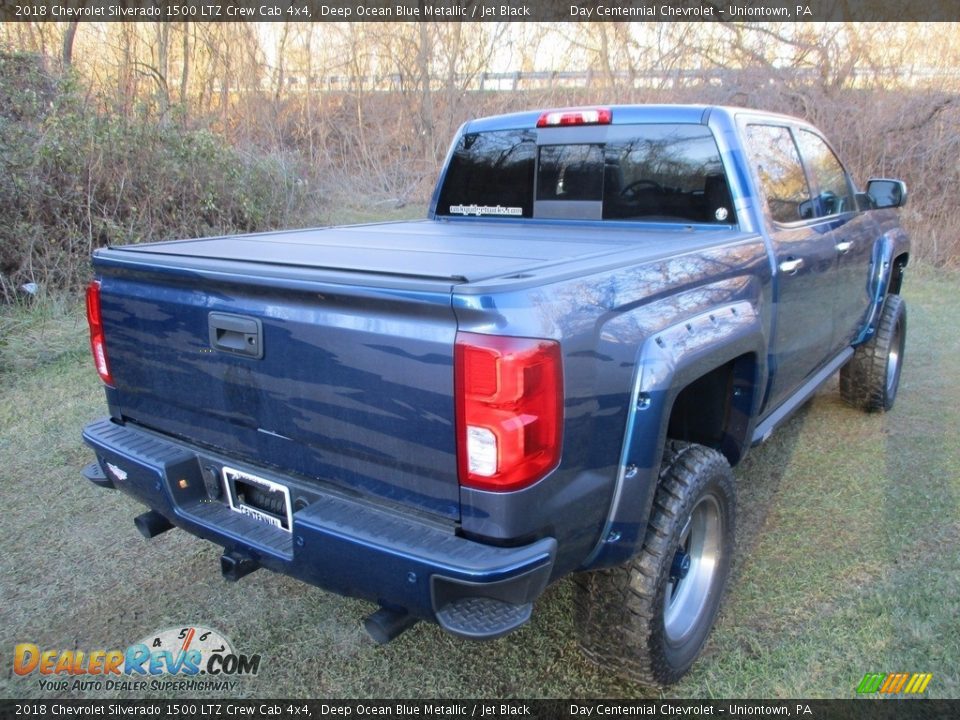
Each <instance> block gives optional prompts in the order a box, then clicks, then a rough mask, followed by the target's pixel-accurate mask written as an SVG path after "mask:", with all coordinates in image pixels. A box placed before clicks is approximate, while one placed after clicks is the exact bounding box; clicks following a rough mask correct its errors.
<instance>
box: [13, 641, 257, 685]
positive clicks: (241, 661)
mask: <svg viewBox="0 0 960 720" xmlns="http://www.w3.org/2000/svg"><path fill="white" fill-rule="evenodd" d="M13 671H14V673H16V674H17V675H19V676H21V677H27V676H36V677H37V678H38V683H39V685H40V689H41V690H51V691H64V690H77V691H90V690H122V691H131V692H143V691H145V690H155V691H157V690H159V691H167V692H171V691H178V690H189V691H197V690H227V691H231V690H235V689H236V688H237V687H238V686H239V685H240V682H239V678H243V677H249V676H254V675H256V674H257V673H258V672H259V671H260V655H243V654H240V653H237V652H235V651H234V649H233V645H232V643H231V642H230V640H229V639H227V637H226V636H224V635H223V634H222V633H220V632H218V631H216V630H212V629H210V628H205V627H201V626H192V627H179V628H168V629H166V630H161V631H160V632H157V633H151V634H150V635H147V636H146V637H145V638H143V639H142V640H140V641H139V642H136V643H134V644H133V645H130V646H129V647H127V648H126V649H125V650H99V649H94V650H58V649H41V648H40V647H39V646H38V645H36V644H34V643H20V644H18V645H17V646H16V647H15V648H14V652H13Z"/></svg>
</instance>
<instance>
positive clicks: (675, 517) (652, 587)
mask: <svg viewBox="0 0 960 720" xmlns="http://www.w3.org/2000/svg"><path fill="white" fill-rule="evenodd" d="M701 503H704V504H705V505H703V506H701ZM735 505H736V499H735V491H734V484H733V473H732V472H731V470H730V465H729V464H728V463H727V460H726V458H724V457H723V455H721V454H720V453H719V452H717V451H716V450H711V449H709V448H706V447H704V446H702V445H695V444H692V443H683V442H673V441H672V442H669V443H668V444H667V447H666V449H665V450H664V457H663V462H662V463H661V467H660V478H659V483H658V486H657V491H656V497H655V499H654V503H653V508H652V510H651V517H650V521H649V525H648V528H647V533H646V540H645V541H644V545H643V549H642V550H641V551H640V554H639V555H637V556H636V557H634V558H633V559H632V560H631V561H629V562H628V563H626V564H625V565H622V566H619V567H615V568H610V569H607V570H598V571H594V572H585V573H580V574H578V575H577V576H575V587H576V592H575V601H574V602H575V616H576V627H577V631H578V633H579V640H580V647H581V650H582V651H583V653H584V655H585V656H586V657H587V658H588V659H590V660H591V661H593V662H595V663H596V664H597V665H599V666H601V667H603V668H604V669H609V670H610V671H611V672H614V673H616V674H619V675H623V676H625V677H628V678H629V679H630V680H633V681H634V682H638V683H641V684H644V685H649V686H653V687H662V686H664V685H669V684H671V683H674V682H676V681H677V680H679V679H680V678H681V677H682V676H683V675H684V674H685V673H686V672H687V670H689V669H690V666H691V665H692V664H693V662H694V661H695V660H696V659H697V657H698V656H699V654H700V651H701V649H702V648H703V645H704V643H705V642H706V639H707V635H708V634H709V632H710V629H711V628H712V627H713V622H714V619H715V618H716V615H717V610H718V609H719V607H720V602H721V599H722V597H723V592H724V589H725V586H726V583H727V576H728V575H729V572H730V559H731V556H732V554H733V538H734V520H735ZM706 506H709V507H710V508H711V510H710V511H711V512H713V511H714V510H715V511H716V514H717V516H718V520H719V530H718V532H717V533H716V539H717V541H718V542H717V543H716V544H717V553H716V556H715V557H714V558H713V560H714V562H713V564H712V567H713V570H712V571H711V574H710V575H709V579H708V580H706V581H704V583H703V585H702V586H704V587H706V588H707V589H706V591H705V592H704V593H703V598H702V606H701V609H700V610H699V612H697V613H694V614H693V619H692V620H691V621H690V623H689V629H688V630H687V631H686V632H685V633H684V634H683V635H682V637H680V638H676V637H674V638H671V637H670V636H669V633H668V631H667V625H666V620H665V617H666V614H667V610H668V608H667V605H666V602H665V601H666V598H667V597H668V595H667V593H670V592H671V591H673V590H674V589H675V588H678V587H679V585H677V586H674V585H672V581H671V573H672V572H674V570H673V566H674V563H675V558H676V557H677V555H678V553H677V550H678V547H679V546H680V542H681V540H682V539H683V532H684V529H685V527H686V526H687V524H688V522H689V521H690V518H691V517H692V515H693V514H694V511H695V510H696V511H697V513H698V518H699V517H700V514H701V513H703V512H704V510H703V509H701V508H702V507H706ZM690 535H692V531H691V533H690ZM688 542H689V541H688ZM695 577H699V576H695ZM684 581H685V579H684V580H679V581H678V582H679V583H682V582H684ZM699 586H700V585H698V586H694V587H699Z"/></svg>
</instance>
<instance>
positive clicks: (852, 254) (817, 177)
mask: <svg viewBox="0 0 960 720" xmlns="http://www.w3.org/2000/svg"><path fill="white" fill-rule="evenodd" d="M796 137H797V145H798V146H799V148H800V155H801V157H802V158H803V162H804V164H805V165H806V167H807V171H808V174H809V175H810V178H811V180H812V182H813V185H814V191H815V193H816V194H815V197H814V211H815V213H816V214H817V216H818V218H819V219H820V220H821V227H822V228H823V230H824V232H825V234H826V235H828V236H829V237H830V238H831V240H832V243H833V247H834V250H835V251H836V255H837V271H836V279H835V282H834V283H833V293H834V303H833V341H832V345H833V350H834V351H837V352H839V351H840V349H842V348H844V347H846V346H847V345H849V344H850V343H852V342H853V340H854V339H855V338H856V336H857V335H858V334H859V332H860V329H861V328H862V327H863V323H864V320H865V316H866V313H867V310H868V309H869V307H870V295H869V293H868V289H867V283H868V278H869V274H870V272H869V270H870V258H871V255H872V250H873V240H874V236H875V235H876V232H877V230H876V227H875V224H874V222H873V220H872V219H871V218H870V216H869V215H868V214H867V213H865V212H862V211H861V210H860V209H859V208H858V207H857V203H856V199H855V197H856V196H855V195H854V191H853V185H852V183H851V182H850V178H849V175H848V173H847V171H846V170H845V169H844V167H843V164H842V163H841V162H840V160H839V159H837V156H836V154H835V153H834V152H833V150H832V149H831V148H830V146H829V145H828V144H827V142H826V141H825V140H824V139H823V138H822V137H820V136H819V135H817V134H816V133H814V132H812V131H811V130H807V129H804V128H801V129H799V130H798V131H797V133H796Z"/></svg>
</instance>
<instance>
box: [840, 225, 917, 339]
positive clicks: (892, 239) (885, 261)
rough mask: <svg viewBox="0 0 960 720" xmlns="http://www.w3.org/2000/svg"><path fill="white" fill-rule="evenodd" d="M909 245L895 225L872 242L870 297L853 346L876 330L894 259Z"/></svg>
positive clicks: (891, 275) (901, 231) (869, 280)
mask: <svg viewBox="0 0 960 720" xmlns="http://www.w3.org/2000/svg"><path fill="white" fill-rule="evenodd" d="M909 247H910V244H909V240H908V239H907V234H906V232H905V231H904V230H903V229H902V228H900V227H897V228H895V229H893V230H890V231H888V232H885V233H884V234H883V235H881V236H880V238H879V239H878V240H877V241H876V242H875V243H874V244H873V253H872V255H871V257H870V277H869V279H868V281H867V295H868V296H869V297H870V307H869V309H868V310H867V316H866V319H865V320H864V323H863V328H861V330H860V334H859V335H858V336H857V339H856V340H854V342H853V344H854V346H856V345H860V344H861V343H864V342H866V341H867V340H869V339H870V338H871V337H873V334H874V333H875V332H876V331H877V323H878V322H879V321H880V309H881V308H882V307H883V299H884V298H885V297H886V296H887V292H888V291H889V289H890V282H891V278H892V277H893V272H894V261H895V260H896V258H897V257H899V256H900V255H901V254H903V253H904V252H906V251H907V250H908V249H909Z"/></svg>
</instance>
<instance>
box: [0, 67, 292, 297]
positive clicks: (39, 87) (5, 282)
mask: <svg viewBox="0 0 960 720" xmlns="http://www.w3.org/2000/svg"><path fill="white" fill-rule="evenodd" d="M296 168H297V163H295V162H292V161H291V160H290V159H289V158H288V157H285V156H283V155H281V154H278V153H273V154H270V153H265V152H262V151H261V152H243V151H241V150H239V149H236V148H233V147H230V146H229V145H228V144H227V143H226V141H225V140H223V139H222V138H221V137H219V136H217V135H214V134H213V133H211V132H208V131H205V130H196V129H191V130H187V129H183V128H181V127H178V126H176V125H174V124H172V123H169V122H161V121H158V120H153V119H147V118H143V117H141V118H132V119H131V118H123V117H118V116H112V115H107V114H105V113H103V112H101V111H99V110H98V109H97V108H96V107H95V106H94V104H93V102H92V101H91V100H90V99H89V98H88V97H87V95H85V94H84V92H83V88H81V87H80V86H79V85H78V84H77V82H76V81H75V80H74V79H73V78H71V77H70V76H56V75H54V74H52V73H50V72H48V71H47V70H46V68H45V65H44V62H43V60H42V58H39V57H38V56H31V55H25V54H4V53H0V196H2V197H3V198H4V199H5V201H4V203H3V204H2V205H0V291H2V293H3V295H4V296H5V297H6V298H7V299H9V298H10V297H11V294H12V291H13V288H15V287H17V286H19V285H20V284H22V283H25V282H37V283H39V284H41V285H42V286H45V287H49V288H63V289H74V288H76V287H77V286H79V285H81V284H82V283H83V282H85V280H86V278H87V277H88V275H89V269H88V268H89V254H90V252H91V251H92V250H93V249H95V248H97V247H102V246H105V245H108V244H114V243H129V242H142V241H147V240H162V239H169V238H178V237H196V236H203V235H216V234H228V233H237V232H252V231H258V230H266V229H271V228H276V227H280V226H283V225H285V224H288V222H289V220H290V218H291V216H292V215H294V214H295V213H296V212H297V211H298V210H299V206H300V204H301V202H302V200H303V193H302V192H301V191H300V184H299V183H298V181H297V174H296V172H295V169H296Z"/></svg>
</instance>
